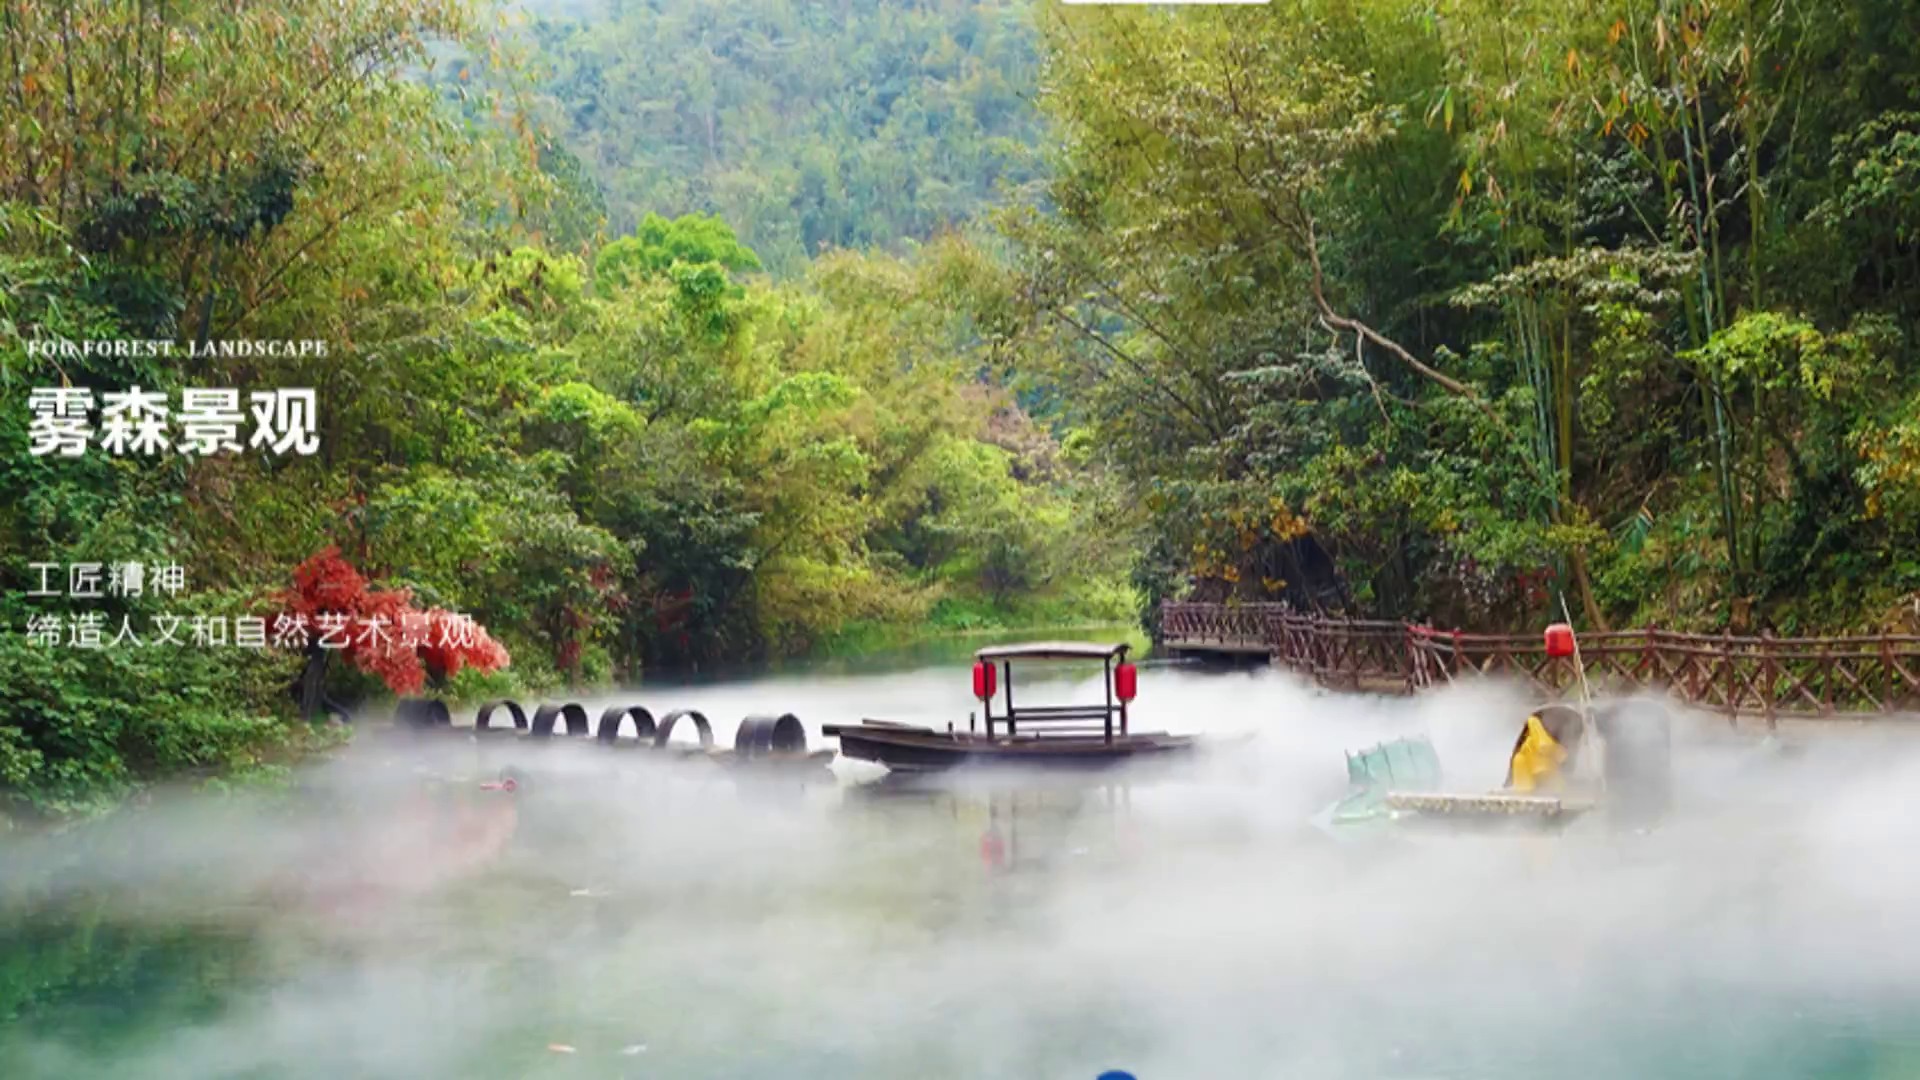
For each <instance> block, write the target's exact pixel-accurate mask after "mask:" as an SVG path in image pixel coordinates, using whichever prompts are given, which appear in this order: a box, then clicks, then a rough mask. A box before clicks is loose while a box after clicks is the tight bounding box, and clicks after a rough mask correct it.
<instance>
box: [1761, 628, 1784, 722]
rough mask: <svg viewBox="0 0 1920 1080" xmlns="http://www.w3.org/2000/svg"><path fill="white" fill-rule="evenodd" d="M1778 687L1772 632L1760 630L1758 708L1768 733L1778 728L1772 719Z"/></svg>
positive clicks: (1777, 671)
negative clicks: (1763, 715) (1762, 715)
mask: <svg viewBox="0 0 1920 1080" xmlns="http://www.w3.org/2000/svg"><path fill="white" fill-rule="evenodd" d="M1779 685H1780V674H1779V661H1778V660H1776V659H1775V657H1774V648H1773V631H1772V630H1767V629H1762V630H1761V631H1760V692H1761V697H1762V700H1761V703H1760V708H1761V709H1762V710H1763V711H1764V712H1765V714H1766V718H1767V730H1768V731H1769V732H1772V731H1774V730H1776V729H1777V727H1778V721H1776V720H1775V718H1774V709H1775V706H1776V704H1777V703H1776V702H1775V701H1774V693H1775V688H1776V687H1778V686H1779Z"/></svg>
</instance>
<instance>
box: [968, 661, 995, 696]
mask: <svg viewBox="0 0 1920 1080" xmlns="http://www.w3.org/2000/svg"><path fill="white" fill-rule="evenodd" d="M994 683H995V679H994V670H993V665H992V664H989V663H987V662H986V661H985V660H975V661H974V662H973V696H974V697H976V698H979V699H980V700H981V701H986V700H987V699H988V698H991V697H993V692H994V690H995V689H996V687H995V685H994Z"/></svg>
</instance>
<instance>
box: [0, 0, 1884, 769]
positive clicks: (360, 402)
mask: <svg viewBox="0 0 1920 1080" xmlns="http://www.w3.org/2000/svg"><path fill="white" fill-rule="evenodd" d="M533 7H534V9H535V11H536V13H537V14H536V15H535V16H534V17H533V18H532V19H531V20H527V19H522V18H519V17H517V16H515V17H508V16H507V15H505V14H502V13H500V12H496V11H494V10H492V9H490V8H485V7H481V6H477V5H470V4H468V3H465V2H455V0H347V2H345V3H339V2H331V3H324V4H323V3H317V2H308V0H293V2H285V3H276V4H249V5H228V4H210V3H192V2H179V3H167V4H160V3H152V2H141V0H116V2H107V0H93V2H76V3H72V4H65V5H44V4H22V3H18V2H14V3H6V4H0V16H3V18H0V105H4V114H3V115H4V118H3V119H0V162H3V163H4V164H0V206H3V207H4V209H3V210H0V304H3V305H4V307H0V363H4V368H3V369H0V385H3V386H4V388H5V389H4V395H5V400H6V402H7V405H6V406H5V408H4V410H3V411H0V490H4V491H5V492H6V494H7V496H8V497H7V499H6V500H5V504H4V509H0V555H4V560H5V562H4V574H5V581H6V596H5V599H4V600H0V604H4V608H0V614H3V615H4V616H5V619H6V621H7V623H8V633H7V635H6V636H5V638H4V639H0V700H4V701H6V702H7V703H8V706H9V710H8V713H7V715H6V716H4V717H0V783H4V784H7V785H9V786H10V787H12V788H13V789H14V790H16V791H24V792H27V793H29V794H30V795H32V796H33V797H34V798H36V799H40V800H41V801H43V802H44V801H48V800H59V799H70V798H78V797H79V796H80V795H82V794H84V793H87V792H91V791H95V790H100V789H102V788H108V789H111V788H113V787H116V786H119V785H123V784H124V783H126V782H127V781H129V780H130V779H132V778H135V777H139V776H143V775H148V774H151V773H153V772H156V771H164V770H166V769H170V768H178V767H181V766H183V765H195V764H200V765H224V764H231V763H232V762H233V761H234V760H235V759H254V758H260V759H264V760H269V761H271V760H273V758H274V754H275V753H276V752H277V751H275V750H274V749H273V744H272V742H271V739H274V738H280V737H281V736H279V735H275V734H271V733H274V732H277V731H280V730H282V727H281V726H278V725H275V724H273V723H272V722H270V721H266V720H264V719H261V720H244V719H240V718H243V717H262V718H264V717H267V716H270V715H284V713H285V708H286V703H285V700H284V698H285V695H284V692H283V690H284V684H285V682H286V681H287V679H288V677H289V671H288V666H289V664H290V663H291V660H290V659H289V658H287V657H283V656H274V655H272V654H266V655H253V654H245V653H240V652H238V651H236V650H231V649H229V650H224V651H206V650H199V651H196V650H179V651H170V652H167V653H165V654H157V653H155V652H152V651H147V652H139V651H131V650H122V651H118V652H115V651H107V652H101V653H79V652H75V651H73V650H70V649H49V648H30V647H28V646H26V645H25V644H24V642H23V640H22V638H21V636H20V634H19V629H20V627H21V626H22V625H23V624H24V622H25V620H26V618H27V617H28V615H29V614H32V613H34V612H39V611H44V610H46V607H45V606H44V605H45V602H44V601H41V602H39V603H40V604H41V605H42V606H33V604H32V603H30V602H29V601H27V600H25V599H23V598H22V597H21V595H20V594H21V593H22V592H23V591H24V588H25V583H26V580H27V579H26V569H27V564H28V563H29V562H32V561H61V562H67V561H75V560H82V559H89V560H101V561H111V560H113V559H115V558H119V557H125V558H132V557H143V558H149V559H150V558H152V557H153V556H154V554H155V553H166V554H167V555H169V556H171V557H175V558H177V559H178V560H179V561H180V562H181V563H183V564H184V565H185V566H187V567H188V569H189V573H190V574H191V575H192V577H193V581H194V583H195V585H196V592H195V597H196V599H197V601H198V602H201V603H204V604H224V605H227V606H228V609H229V610H232V609H238V608H242V607H244V606H246V605H248V604H254V605H259V604H261V603H264V602H265V601H263V599H262V597H264V596H266V595H268V594H269V592H270V590H272V589H274V588H278V587H281V586H283V585H284V584H285V582H286V576H287V573H288V571H289V569H290V568H291V567H292V566H293V565H295V564H296V563H298V562H299V561H300V560H301V559H304V558H306V557H307V556H309V555H311V554H312V553H313V552H315V551H316V550H319V549H321V548H323V547H325V546H328V545H332V544H337V545H339V546H340V547H341V548H342V549H343V551H344V552H345V553H346V555H347V556H348V558H349V559H350V560H352V561H353V562H354V564H355V565H356V566H357V567H358V568H359V569H361V570H362V571H363V572H364V573H366V574H367V575H368V576H369V577H371V578H373V579H374V580H376V581H378V582H380V583H382V584H383V585H386V586H389V587H395V588H401V587H404V588H410V589H412V590H414V592H415V593H416V596H417V599H418V602H419V603H421V604H422V605H438V606H445V607H449V608H457V609H460V610H464V611H469V612H471V613H473V614H474V615H476V616H477V617H478V618H479V619H480V620H481V621H483V622H484V623H485V624H486V625H487V626H488V628H489V629H490V630H491V631H492V632H493V633H494V634H495V636H496V637H498V638H499V639H500V640H501V641H502V642H503V643H505V644H506V645H507V646H508V648H509V649H510V650H511V652H512V654H513V657H514V663H513V666H512V669H511V673H510V674H509V675H507V676H504V678H506V679H510V680H515V681H518V682H520V683H522V684H524V685H535V686H537V685H542V684H545V683H551V682H556V681H561V680H581V681H592V680H598V679H604V678H609V677H630V676H632V675H633V674H634V673H635V672H636V671H638V670H639V669H640V668H642V667H644V666H647V665H656V666H662V665H671V664H681V663H687V662H712V661H717V660H726V659H741V658H749V657H754V656H763V655H777V654H792V653H799V652H804V651H808V650H815V649H819V648H822V647H836V646H837V645H844V644H845V643H846V642H848V641H851V640H856V639H858V638H859V637H860V636H861V634H862V633H863V632H869V633H870V632H874V631H875V630H876V629H877V628H884V627H888V626H898V625H905V624H910V623H921V622H924V621H927V620H932V621H933V622H935V623H936V624H939V625H946V626H965V625H978V624H982V623H986V624H993V623H1005V622H1009V621H1013V620H1024V621H1028V622H1033V621H1040V620H1043V619H1054V618H1079V617H1086V616H1107V615H1112V614H1114V613H1116V612H1120V611H1128V610H1132V606H1133V604H1134V603H1135V602H1136V601H1137V600H1144V601H1146V602H1147V603H1148V608H1147V609H1148V610H1150V603H1151V601H1152V600H1153V599H1155V598H1158V597H1160V596H1163V595H1168V594H1175V593H1180V594H1188V595H1198V596H1210V597H1224V596H1229V595H1231V596H1238V597H1240V598H1244V599H1287V600H1290V601H1292V602H1294V603H1296V604H1299V605H1302V606H1307V607H1316V608H1320V609H1325V610H1332V611H1339V612H1343V613H1347V614H1354V615H1374V616H1380V617H1411V618H1423V619H1431V620H1434V621H1436V622H1444V623H1449V624H1455V625H1463V626H1469V627H1474V628H1492V627H1500V626H1530V625H1534V624H1536V623H1537V621H1538V620H1539V619H1541V618H1542V617H1544V616H1546V615H1548V614H1550V613H1554V612H1557V610H1558V606H1559V604H1560V602H1561V600H1562V598H1563V597H1564V598H1565V602H1566V603H1567V604H1568V605H1569V606H1570V607H1571V608H1572V609H1573V611H1574V612H1575V613H1576V615H1577V616H1578V617H1579V618H1580V620H1581V621H1582V622H1583V623H1584V624H1588V625H1595V626H1602V625H1620V624H1627V623H1633V624H1638V623H1642V622H1649V621H1653V622H1659V623H1661V624H1663V625H1667V626H1676V627H1694V628H1714V629H1718V628H1729V629H1753V628H1760V627H1772V628H1773V629H1775V630H1777V631H1780V632H1794V631H1802V630H1810V629H1815V628H1822V629H1849V628H1866V627H1869V626H1876V625H1882V624H1884V623H1886V622H1887V621H1889V620H1893V619H1896V618H1898V617H1900V615H1899V613H1900V612H1903V611H1910V610H1911V598H1912V597H1913V595H1914V592H1915V590H1916V589H1920V555H1917V554H1916V551H1915V546H1914V541H1915V532H1916V530H1915V528H1914V522H1915V520H1916V517H1915V513H1916V511H1917V510H1920V411H1917V410H1920V381H1917V379H1916V365H1915V364H1914V353H1913V350H1914V347H1915V346H1914V341H1915V337H1914V331H1915V329H1916V327H1915V325H1914V322H1915V289H1916V286H1920V235H1917V234H1916V226H1920V185H1916V183H1915V180H1916V179H1917V177H1916V172H1917V171H1920V153H1917V151H1920V85H1916V79H1917V78H1920V13H1916V12H1915V11H1914V10H1913V9H1912V8H1911V6H1910V5H1907V4H1904V3H1899V2H1896V0H1851V2H1841V3H1815V2H1813V0H1759V2H1752V3H1740V2H1725V3H1703V2H1693V3H1686V2H1679V0H1618V2H1612V3H1593V4H1584V3H1583V4H1572V3H1560V4H1554V3H1534V4H1519V5H1514V4H1510V3H1499V4H1496V3H1491V2H1479V0H1470V2H1432V0H1428V2H1406V0H1340V2H1332V0H1276V2H1274V3H1271V4H1267V5H1263V6H1259V7H1252V8H1249V7H1227V8H1193V7H1176V8H1161V9H1142V8H1124V9H1115V8H1094V7H1087V6H1074V5H1059V4H1031V5H1030V4H1021V3H1005V2H987V3H976V2H964V0H918V2H906V3H878V2H874V0H829V2H822V3H812V4H800V5H790V4H775V3H760V2H741V3H725V4H723V3H710V2H707V0H651V2H645V3H640V2H626V0H607V2H605V3H599V4H544V5H542V4H536V5H533ZM56 335H57V336H63V337H69V338H81V337H94V338H99V337H112V336H135V337H158V338H169V339H173V340H177V341H182V342H190V341H197V340H210V339H218V338H232V337H259V338H276V337H287V338H321V339H325V340H326V341H328V342H329V343H330V344H331V347H332V351H331V352H330V354H329V355H328V356H327V357H326V358H325V359H323V360H306V361H292V360H288V361H235V360H192V361H185V360H183V361H173V362H156V361H152V360H133V361H112V360H97V359H96V360H86V361H70V360H64V359H63V360H60V361H58V362H57V363H56V362H55V361H53V360H48V359H41V358H35V359H33V360H29V359H27V358H26V356H25V354H24V349H23V348H22V347H21V346H22V343H23V342H24V341H26V340H28V339H32V338H36V337H41V338H44V337H49V336H56ZM61 382H69V383H71V384H73V385H76V386H88V387H92V388H94V389H96V390H107V389H118V388H124V387H127V386H130V385H133V384H136V383H137V384H139V385H141V386H143V387H150V388H156V389H161V390H168V389H172V388H176V387H180V386H188V385H198V386H223V385H230V386H236V387H242V388H248V387H256V386H312V387H314V388H316V390H317V391H318V395H319V402H320V411H321V420H322V431H321V437H322V449H321V452H320V453H319V454H318V455H317V456H316V457H315V458H312V459H306V458H295V457H264V456H261V455H259V454H257V453H255V454H239V455H228V456H220V457H214V458H210V459H199V458H194V459H187V458H183V457H178V456H175V457H169V458H164V459H159V460H155V461H149V460H144V459H114V458H110V457H108V456H106V455H104V454H101V453H98V452H95V453H93V454H90V455H89V456H87V457H86V458H84V459H80V460H58V461H53V460H48V459H46V458H34V457H31V456H30V455H29V454H28V452H27V437H26V424H27V410H26V408H25V405H24V399H25V396H26V390H27V388H29V387H31V386H35V385H50V384H58V383H61ZM1129 571H1130V572H1131V574H1132V581H1131V587H1129V583H1128V582H1127V575H1128V573H1129ZM156 603H157V602H156V601H153V600H151V599H148V600H142V601H137V602H123V601H113V602H109V603H107V604H105V605H103V606H104V609H105V610H107V611H108V612H109V613H110V615H117V614H118V613H120V612H121V611H123V610H125V609H128V608H129V607H131V608H132V609H134V610H140V611H145V610H149V609H152V608H153V607H154V606H155V605H156ZM335 677H336V679H351V678H352V676H351V674H350V673H345V672H342V673H338V674H336V676H335ZM467 681H468V685H458V682H459V681H458V680H456V683H457V685H456V686H455V687H454V692H455V693H476V692H479V691H480V690H481V689H483V687H481V686H478V685H472V684H473V683H474V677H470V678H469V679H468V680H467ZM499 688H500V687H485V688H484V689H499ZM339 689H341V690H342V691H343V693H353V692H360V693H364V692H365V691H366V690H367V689H368V688H367V687H366V686H364V685H361V686H351V685H349V686H344V687H340V688H339ZM263 748H264V749H263Z"/></svg>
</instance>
